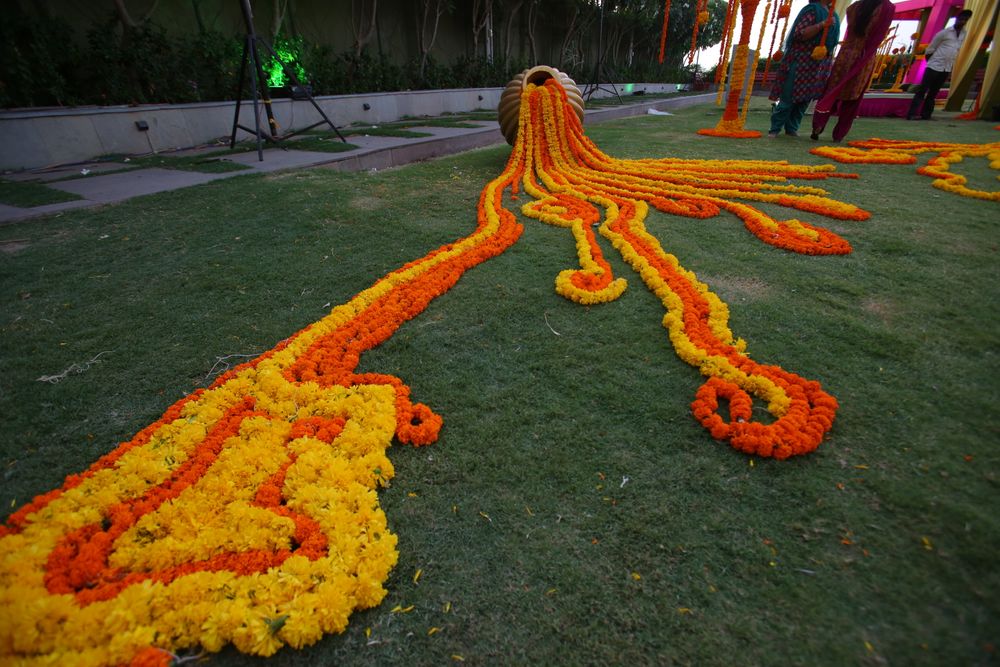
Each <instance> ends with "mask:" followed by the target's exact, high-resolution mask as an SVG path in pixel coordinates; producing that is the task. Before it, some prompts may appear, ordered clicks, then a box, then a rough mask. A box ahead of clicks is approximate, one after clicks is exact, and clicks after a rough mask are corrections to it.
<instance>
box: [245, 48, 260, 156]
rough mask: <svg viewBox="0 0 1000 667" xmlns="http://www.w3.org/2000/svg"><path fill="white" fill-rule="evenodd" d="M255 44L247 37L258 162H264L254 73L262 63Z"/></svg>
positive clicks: (256, 82)
mask: <svg viewBox="0 0 1000 667" xmlns="http://www.w3.org/2000/svg"><path fill="white" fill-rule="evenodd" d="M253 42H254V38H253V36H251V35H247V48H248V50H249V52H250V72H251V74H250V90H251V91H252V92H253V124H254V129H255V130H256V134H257V160H258V161H259V162H263V161H264V148H263V146H261V136H260V109H259V108H258V106H257V84H258V83H259V81H258V79H257V77H255V76H254V74H253V72H254V71H260V63H258V62H257V49H256V48H254V45H253Z"/></svg>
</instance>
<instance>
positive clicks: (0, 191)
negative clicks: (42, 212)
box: [0, 179, 81, 208]
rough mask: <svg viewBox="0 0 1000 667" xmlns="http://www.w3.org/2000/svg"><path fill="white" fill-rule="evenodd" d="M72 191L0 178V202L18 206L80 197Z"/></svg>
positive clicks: (28, 206)
mask: <svg viewBox="0 0 1000 667" xmlns="http://www.w3.org/2000/svg"><path fill="white" fill-rule="evenodd" d="M80 198H81V197H80V196H79V195H76V194H73V193H72V192H63V191H62V190H56V189H54V188H49V187H46V186H45V185H42V184H41V183H23V182H17V181H5V180H2V179H0V203H3V204H7V205H8V206H17V207H19V208H33V207H35V206H44V205H46V204H59V203H61V202H66V201H75V200H77V199H80Z"/></svg>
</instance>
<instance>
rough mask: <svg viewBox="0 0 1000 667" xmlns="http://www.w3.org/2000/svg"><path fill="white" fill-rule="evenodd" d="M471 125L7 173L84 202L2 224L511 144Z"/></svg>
mask: <svg viewBox="0 0 1000 667" xmlns="http://www.w3.org/2000/svg"><path fill="white" fill-rule="evenodd" d="M714 97H715V94H714V93H713V94H710V95H692V96H686V97H673V98H666V99H659V100H648V101H643V102H639V103H635V104H625V105H621V106H616V107H610V108H603V109H594V110H587V111H586V114H585V118H584V122H585V123H587V124H589V123H593V122H601V121H605V120H612V119H615V118H623V117H626V116H635V115H642V114H646V113H648V112H649V110H650V109H653V110H656V111H665V110H668V109H671V108H680V107H685V106H691V105H693V104H702V103H705V102H707V101H709V100H710V99H714ZM465 122H468V124H475V125H476V126H477V127H475V128H455V127H431V126H426V127H425V126H414V127H408V128H407V129H411V130H413V131H416V132H421V133H426V134H429V135H430V136H426V137H419V138H404V137H385V136H366V135H351V136H350V137H348V142H349V143H351V144H353V145H355V146H357V148H355V149H352V150H349V151H344V152H341V153H327V152H321V151H306V150H296V149H295V147H294V146H295V143H294V141H289V142H287V143H286V144H284V145H282V146H267V145H266V144H265V148H264V151H263V158H264V159H263V160H260V159H259V157H258V154H257V151H252V152H248V153H237V154H232V155H226V156H225V157H223V158H220V159H223V160H228V161H231V162H238V163H240V164H243V165H245V166H247V167H249V169H242V170H239V171H228V172H222V173H203V172H196V171H181V170H177V169H162V168H145V167H135V166H134V165H130V164H129V162H128V161H126V160H125V159H123V160H122V161H119V162H108V161H101V162H96V161H95V162H91V163H80V164H73V165H61V166H57V167H50V168H47V169H38V170H33V171H26V172H21V173H16V174H6V175H3V176H2V177H0V178H3V180H8V181H19V182H33V183H38V184H42V185H44V186H46V187H50V188H53V189H56V190H62V191H64V192H69V193H73V194H76V195H78V196H79V197H81V198H80V199H76V200H73V201H68V202H62V203H58V204H47V205H44V206H35V207H32V208H20V207H17V206H9V205H6V204H2V203H0V224H3V223H8V222H16V221H19V220H25V219H28V218H35V217H40V216H44V215H50V214H53V213H59V212H62V211H69V210H74V209H78V208H87V207H94V206H101V205H104V204H112V203H116V202H121V201H125V200H127V199H131V198H133V197H139V196H142V195H148V194H154V193H157V192H164V191H167V190H177V189H180V188H185V187H190V186H193V185H200V184H202V183H208V182H209V181H216V180H219V179H223V178H233V177H236V176H242V175H246V174H253V173H260V172H273V171H284V170H289V169H302V168H308V167H328V168H333V169H340V170H344V171H367V170H370V169H388V168H390V167H398V166H401V165H404V164H409V163H411V162H417V161H420V160H427V159H430V158H434V157H439V156H442V155H450V154H453V153H460V152H463V151H467V150H471V149H473V148H480V147H484V146H492V145H496V144H500V143H503V142H504V139H503V136H502V135H501V133H500V128H499V125H498V124H497V122H496V121H463V123H465ZM222 148H225V147H224V146H207V147H199V148H194V149H187V150H183V151H176V152H171V153H168V154H167V153H165V155H169V156H172V157H188V156H192V155H199V154H206V153H212V152H217V151H219V150H220V149H222ZM106 172H113V173H106Z"/></svg>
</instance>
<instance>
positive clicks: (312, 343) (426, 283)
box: [0, 79, 867, 665]
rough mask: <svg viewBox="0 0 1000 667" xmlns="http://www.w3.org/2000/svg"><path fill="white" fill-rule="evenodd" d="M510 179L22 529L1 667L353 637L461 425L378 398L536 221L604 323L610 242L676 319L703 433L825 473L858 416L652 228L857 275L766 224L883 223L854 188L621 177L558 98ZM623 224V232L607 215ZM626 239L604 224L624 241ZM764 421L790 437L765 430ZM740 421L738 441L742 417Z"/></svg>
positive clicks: (676, 338) (574, 294) (800, 175)
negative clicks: (393, 348) (418, 345)
mask: <svg viewBox="0 0 1000 667" xmlns="http://www.w3.org/2000/svg"><path fill="white" fill-rule="evenodd" d="M520 113H521V115H520V119H519V131H518V139H517V142H516V145H515V147H514V150H513V151H512V153H511V156H510V159H509V160H508V163H507V166H506V168H505V169H504V171H503V173H502V174H501V175H500V176H499V177H498V178H497V179H495V180H493V181H491V182H490V183H489V184H487V186H486V187H485V188H484V189H483V191H482V193H481V195H480V200H479V208H478V221H477V227H476V230H475V231H474V232H473V233H472V234H470V235H469V236H467V237H465V238H463V239H459V240H458V241H455V242H454V243H449V244H447V245H445V246H442V247H441V248H438V249H436V250H434V251H432V252H431V253H429V254H428V255H426V256H425V257H423V258H421V259H418V260H415V261H413V262H410V263H408V264H406V265H405V266H403V267H401V268H400V269H397V270H396V271H393V272H392V273H390V274H388V275H387V276H385V277H384V278H382V279H381V280H379V281H377V282H376V283H375V284H374V285H372V286H371V287H370V288H368V289H366V290H364V291H362V292H360V293H359V294H358V295H357V296H355V297H354V298H353V299H351V300H350V301H348V302H347V303H345V304H343V305H340V306H337V307H336V308H334V309H333V310H332V311H331V312H330V314H329V315H327V316H326V317H324V318H323V319H321V320H320V321H318V322H316V323H314V324H312V325H310V326H309V327H306V328H305V329H303V330H302V331H300V332H299V333H297V334H295V335H293V336H291V337H290V338H288V339H287V340H286V341H284V342H282V343H281V344H279V345H278V346H277V347H275V348H274V349H273V350H271V351H269V352H267V353H265V354H263V355H261V356H260V357H259V358H257V359H255V360H254V361H252V362H250V363H247V364H244V365H242V366H240V367H238V368H236V369H233V370H232V371H230V372H228V373H226V374H225V375H223V376H221V377H219V378H218V379H217V381H216V382H215V383H214V384H213V385H212V386H211V387H209V388H207V389H204V390H199V391H197V392H195V393H193V394H192V395H190V396H188V397H185V398H184V399H182V400H180V401H178V402H177V403H175V404H174V405H173V406H171V407H170V408H169V409H168V410H167V411H166V413H165V414H164V415H163V416H162V417H161V418H160V419H159V420H157V421H156V422H155V423H153V424H151V425H150V426H148V427H147V428H145V429H143V430H142V431H140V432H139V433H138V434H136V436H135V437H134V438H132V439H131V440H129V441H128V442H125V443H122V444H121V445H120V446H119V447H118V448H116V449H115V450H114V451H112V452H110V453H109V454H107V455H105V456H104V457H102V458H101V459H100V460H98V461H97V462H96V463H94V464H93V465H92V466H91V467H90V468H89V469H88V470H86V471H84V472H83V473H81V474H79V475H71V476H69V477H68V478H67V479H66V481H65V483H64V484H63V486H62V487H61V488H59V489H56V490H54V491H51V492H49V493H46V494H44V495H42V496H39V497H37V498H35V499H34V500H33V501H32V502H31V503H29V504H28V505H25V506H24V507H22V508H21V509H19V510H18V511H16V512H15V513H14V514H12V515H11V516H10V517H8V519H7V521H6V524H5V525H3V526H0V611H2V613H3V617H2V620H3V622H2V623H0V659H2V661H3V662H5V663H8V662H17V663H22V662H23V663H25V664H35V663H38V664H40V663H46V664H88V665H115V664H127V663H131V664H133V665H167V664H170V662H171V659H172V658H171V656H172V653H176V652H177V651H180V650H184V649H195V648H197V647H199V646H200V647H202V648H204V649H205V650H208V651H217V650H219V649H220V648H221V647H222V646H224V645H225V644H227V643H232V644H233V645H234V646H235V647H236V648H237V649H239V650H240V651H243V652H245V653H249V654H255V655H261V656H268V655H272V654H273V653H274V652H275V651H277V650H278V649H279V648H280V647H282V646H285V645H287V646H292V647H302V646H305V645H308V644H311V643H314V642H316V641H317V640H318V639H319V638H320V637H322V635H323V634H328V633H337V632H341V631H342V630H343V629H344V628H345V627H346V625H347V622H348V618H349V616H350V614H351V613H352V612H353V611H354V610H355V609H364V608H367V607H371V606H374V605H377V604H379V602H380V601H381V600H382V598H383V597H384V595H385V593H386V591H385V589H384V588H383V583H384V581H385V580H386V578H387V577H388V574H389V571H390V570H391V569H392V567H393V566H394V565H395V563H396V560H397V557H398V556H397V552H396V537H395V536H394V535H392V533H390V532H389V530H388V528H387V524H386V518H385V515H384V513H383V512H382V510H381V508H380V507H379V504H378V496H377V490H378V489H379V488H380V487H382V486H384V485H385V484H387V483H388V481H389V480H390V479H392V477H393V474H394V473H393V467H392V463H391V461H390V460H389V459H388V457H387V456H386V449H387V448H388V447H389V446H390V444H391V442H392V439H393V436H395V437H396V438H397V439H398V440H399V441H401V442H405V443H411V444H414V445H422V444H429V443H431V442H433V441H434V440H436V439H437V436H438V431H439V429H440V427H441V423H442V422H441V418H440V417H439V416H438V415H436V414H435V413H434V412H433V411H432V410H431V409H430V408H428V407H427V406H424V405H421V404H415V403H412V402H411V401H410V398H409V394H410V392H409V388H408V387H407V386H406V385H405V384H403V382H402V381H400V380H399V379H398V378H395V377H393V376H388V375H375V374H357V373H355V369H356V367H357V364H358V362H359V359H360V355H361V354H362V353H363V352H364V351H365V350H368V349H371V348H372V347H374V346H376V345H379V344H380V343H381V342H383V341H385V340H386V339H388V338H389V337H390V336H391V335H392V334H393V332H394V331H395V330H396V329H397V328H398V327H399V326H401V325H402V323H403V322H405V321H407V320H409V319H411V318H412V317H415V316H416V315H417V314H419V313H420V312H422V311H423V310H424V308H425V307H426V306H427V305H428V304H429V303H430V301H432V300H433V299H434V298H436V297H437V296H439V295H440V294H442V293H444V292H445V291H447V290H448V289H449V288H450V287H451V286H452V285H454V284H455V282H456V281H457V280H458V278H459V277H460V276H461V275H462V274H463V273H464V272H465V271H466V270H468V269H469V268H471V267H473V266H475V265H476V264H478V263H480V262H482V261H485V260H486V259H489V258H491V257H493V256H496V255H497V254H499V253H501V252H503V251H504V250H506V249H507V248H508V247H510V246H511V245H512V244H513V243H514V242H515V241H516V240H517V238H518V236H519V235H520V233H521V225H520V224H519V223H518V222H517V221H516V219H515V216H514V215H513V213H511V212H510V211H509V210H507V209H506V208H504V206H503V204H502V196H503V193H504V191H505V190H506V189H508V188H510V190H511V192H517V191H518V190H519V188H520V187H522V186H523V187H524V189H525V190H526V191H527V192H528V193H529V194H530V195H531V196H532V197H534V198H535V201H533V202H530V203H528V204H525V205H524V206H523V207H522V211H523V213H524V214H525V215H527V216H529V217H532V218H536V219H539V220H543V221H545V222H547V223H550V224H555V225H559V226H564V227H567V228H569V229H570V230H571V233H572V234H573V235H574V238H575V239H576V246H577V254H578V259H579V261H580V267H581V268H580V269H578V270H568V271H564V272H562V273H560V274H559V276H558V277H557V278H556V289H557V291H558V292H559V293H560V294H562V295H564V296H566V297H567V298H570V299H572V300H574V301H577V302H580V303H586V304H590V303H603V302H608V301H611V300H613V299H615V298H617V297H618V296H619V295H620V294H621V293H622V291H623V290H624V289H625V287H626V283H625V280H624V279H622V278H615V277H614V276H613V275H612V271H611V267H610V265H609V264H608V263H607V262H606V261H605V260H604V258H603V256H602V254H601V251H600V248H599V246H598V245H597V240H596V237H595V235H594V233H593V228H594V226H595V225H598V226H599V227H598V231H599V233H600V234H601V235H602V236H604V237H605V238H607V239H609V240H610V241H611V243H612V245H613V246H614V247H615V248H616V249H617V250H618V251H619V252H620V253H621V255H622V257H623V258H624V259H625V260H626V261H627V262H628V263H629V264H630V265H631V266H632V267H633V268H634V269H635V270H636V271H637V272H638V274H639V275H640V277H641V278H642V280H643V281H644V282H645V283H646V285H647V286H648V287H649V288H650V289H651V290H652V291H653V292H654V293H655V294H656V296H657V297H658V298H659V299H660V300H661V302H662V303H663V304H664V306H665V308H666V315H665V316H664V319H663V324H664V327H665V328H666V329H667V332H668V337H669V339H670V341H671V343H672V344H673V347H674V349H675V350H676V352H677V354H678V355H679V356H680V357H681V358H682V359H684V360H685V361H686V362H688V363H689V364H691V365H694V366H696V367H697V368H699V369H700V371H701V372H702V373H703V374H704V375H706V376H708V380H707V381H706V383H705V384H704V385H703V386H702V388H701V389H699V390H698V392H697V395H696V397H695V400H694V402H693V403H692V410H693V413H694V415H695V417H696V418H697V419H698V420H699V421H700V422H701V423H702V424H703V425H705V427H706V428H707V429H708V430H709V431H710V433H711V434H712V436H713V437H715V438H719V439H723V440H728V441H729V442H730V443H731V444H732V446H734V447H736V448H738V449H740V450H742V451H745V452H748V453H753V454H756V455H760V456H774V457H776V458H785V457H787V456H791V455H795V454H803V453H806V452H808V451H811V450H813V449H815V448H816V447H817V446H818V445H819V443H820V441H821V440H822V438H823V436H824V434H825V433H826V432H827V431H828V430H829V429H830V427H831V426H832V423H833V419H834V415H835V412H836V409H837V402H836V400H835V399H834V398H833V397H832V396H830V395H828V394H827V393H825V392H824V391H823V390H822V388H821V387H820V386H819V384H818V383H816V382H813V381H809V380H805V379H803V378H801V377H799V376H797V375H795V374H794V373H790V372H788V371H785V370H783V369H781V368H779V367H777V366H767V365H761V364H757V363H756V362H753V361H751V360H750V359H749V357H748V356H747V354H746V352H745V350H746V343H745V342H744V341H742V340H740V339H737V338H735V337H734V335H733V334H732V332H731V331H730V329H729V326H728V317H729V312H728V308H727V306H726V304H725V303H723V302H722V301H721V300H720V299H719V298H718V297H717V296H716V295H715V294H713V293H712V292H711V291H710V290H709V289H708V287H707V286H706V285H705V284H704V283H701V282H700V281H698V279H697V277H696V276H695V275H694V274H693V273H691V272H690V271H687V270H686V269H684V268H683V267H682V266H680V263H679V262H678V261H677V259H676V258H675V257H674V256H673V255H670V254H668V253H667V252H665V251H664V250H663V248H662V247H661V246H660V244H659V242H658V240H657V239H656V238H655V237H654V236H652V235H651V234H649V233H648V232H647V231H646V229H645V226H644V224H643V221H644V220H645V218H646V215H647V212H648V207H649V206H650V205H652V206H654V207H655V208H657V209H659V210H661V211H664V212H667V213H673V214H677V215H683V216H687V217H696V218H706V217H711V216H714V215H716V214H718V213H719V212H720V211H721V210H728V211H730V212H731V213H733V214H734V215H736V216H737V217H739V218H740V219H741V220H743V222H744V224H745V226H746V227H747V229H748V230H750V231H751V232H752V233H754V234H755V235H757V236H758V237H759V238H761V239H762V240H763V241H765V242H767V243H770V244H772V245H775V246H777V247H781V248H786V249H788V250H793V251H796V252H803V253H815V254H842V253H846V252H850V246H849V244H848V243H847V242H846V241H845V240H843V239H842V238H840V237H839V236H837V235H836V234H833V233H832V232H829V231H828V230H825V229H822V228H820V227H815V226H812V225H809V224H807V223H805V222H800V221H798V220H794V219H793V220H777V219H775V218H772V217H771V216H769V215H767V214H765V213H763V212H762V211H760V210H758V209H756V208H754V206H752V205H750V204H747V203H744V202H766V203H769V204H777V205H780V206H783V207H787V208H792V209H798V210H802V211H809V212H814V213H819V214H822V215H826V216H829V217H832V218H837V219H846V220H863V219H865V218H866V217H867V213H865V212H864V211H862V210H861V209H858V208H856V207H854V206H851V205H848V204H843V203H841V202H837V201H835V200H832V199H830V198H828V197H827V196H826V193H825V192H824V191H823V190H822V189H820V188H817V187H814V186H800V185H794V184H792V183H790V182H789V181H790V180H791V179H802V180H810V181H818V180H822V179H824V178H829V177H833V176H849V175H844V174H835V173H833V167H831V166H829V165H823V166H803V165H794V164H788V163H786V162H778V163H769V162H761V161H738V160H708V161H696V160H679V159H664V160H616V159H614V158H611V157H609V156H607V155H605V154H604V153H602V152H601V151H600V150H598V149H597V147H596V146H594V144H593V143H591V142H590V141H589V140H588V139H587V138H586V137H585V136H584V134H583V130H582V127H581V125H580V122H579V119H578V118H577V116H576V114H575V113H573V112H572V110H571V109H570V108H569V107H568V106H567V102H566V98H565V92H564V91H563V89H562V88H560V87H559V85H558V83H556V81H555V80H554V79H550V80H549V81H547V82H546V83H545V85H544V86H540V87H536V86H533V85H532V86H529V87H528V89H527V90H526V91H525V93H524V95H523V98H522V105H521V111H520ZM601 210H603V212H604V213H603V216H602V215H601V213H600V211H601ZM602 218H603V219H602ZM752 397H757V398H759V399H761V400H763V401H765V403H766V404H767V407H768V410H769V411H770V412H771V414H772V415H773V417H774V420H773V421H772V422H771V423H768V424H764V423H761V422H756V421H754V420H753V419H752V414H751V407H752V403H751V401H752ZM720 400H721V401H726V402H728V403H729V415H728V421H726V420H725V419H723V418H722V416H721V415H720V414H719V411H718V408H719V403H720Z"/></svg>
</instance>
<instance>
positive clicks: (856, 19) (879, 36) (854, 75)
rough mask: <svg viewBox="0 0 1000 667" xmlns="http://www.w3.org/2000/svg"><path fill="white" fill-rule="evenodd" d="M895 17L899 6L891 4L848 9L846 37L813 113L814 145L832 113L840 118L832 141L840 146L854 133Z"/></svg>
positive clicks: (865, 1) (869, 1)
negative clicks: (853, 128)
mask: <svg viewBox="0 0 1000 667" xmlns="http://www.w3.org/2000/svg"><path fill="white" fill-rule="evenodd" d="M895 13H896V6H895V5H893V4H892V2H891V1H890V0H858V2H855V3H854V4H852V5H851V6H850V7H848V8H847V35H846V37H844V42H843V43H842V44H841V45H840V51H839V52H838V53H837V58H836V60H835V61H834V62H833V71H832V72H831V73H830V78H829V79H828V80H827V82H826V89H825V90H824V92H823V96H822V97H821V98H820V99H819V102H817V103H816V109H815V111H814V112H813V119H812V134H811V135H810V136H809V138H810V139H812V140H813V141H816V140H817V139H819V135H821V134H822V133H823V130H824V129H825V128H826V123H827V121H829V120H830V115H831V114H833V113H836V114H837V125H836V126H835V127H834V128H833V140H834V141H836V142H839V141H841V140H842V139H843V138H844V137H846V136H847V133H848V132H850V131H851V125H852V124H853V123H854V119H855V118H857V116H858V109H860V108H861V100H862V99H863V98H864V96H865V91H866V90H868V84H869V82H870V81H871V78H872V72H873V71H874V70H875V54H876V53H877V52H878V48H879V46H881V45H882V40H884V39H885V36H886V34H888V32H889V26H891V25H892V17H893V16H894V15H895Z"/></svg>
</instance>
